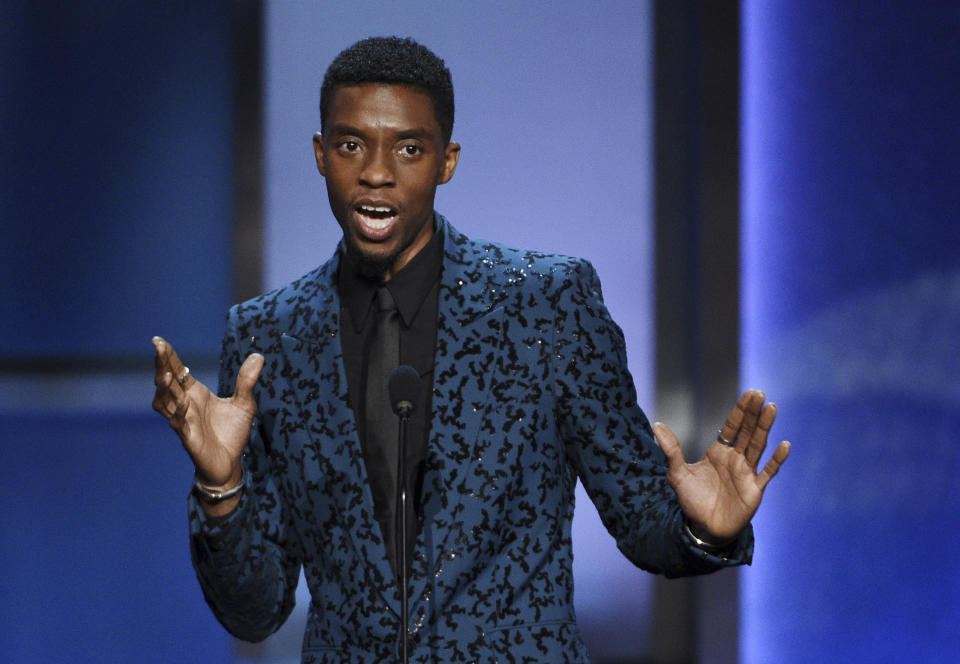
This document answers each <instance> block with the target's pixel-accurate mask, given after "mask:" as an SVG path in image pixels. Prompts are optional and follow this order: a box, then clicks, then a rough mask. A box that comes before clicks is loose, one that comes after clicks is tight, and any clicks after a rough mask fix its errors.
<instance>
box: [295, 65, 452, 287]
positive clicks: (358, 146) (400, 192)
mask: <svg viewBox="0 0 960 664" xmlns="http://www.w3.org/2000/svg"><path fill="white" fill-rule="evenodd" d="M313 145H314V152H315V153H316V157H317V168H318V169H319V170H320V174H321V175H323V177H324V178H326V181H327V197H328V198H329V199H330V209H331V210H332V211H333V215H334V216H335V217H336V218H337V222H339V224H340V227H341V228H342V229H343V237H344V239H345V240H346V243H347V249H348V250H349V251H351V252H352V253H353V254H355V255H356V256H357V257H358V258H360V259H361V264H362V265H363V266H364V269H365V271H366V272H367V273H368V274H369V275H370V276H379V277H381V278H383V280H384V281H386V280H389V279H390V278H391V277H392V276H393V275H394V274H396V273H397V272H398V271H399V270H400V269H401V268H403V266H404V265H406V264H407V263H408V262H409V261H410V259H411V258H413V257H414V256H416V255H417V253H418V252H419V251H420V250H421V249H423V247H425V246H426V244H427V242H429V241H430V238H431V237H432V235H433V198H434V194H435V193H436V190H437V185H440V184H444V183H445V182H447V181H449V180H450V178H451V177H453V172H454V170H456V167H457V159H458V157H459V155H460V146H459V145H457V144H456V143H449V144H445V143H444V141H443V135H442V133H441V131H440V125H439V124H438V123H437V119H436V115H435V113H434V108H433V101H432V100H431V99H430V96H429V95H427V93H426V92H423V91H422V90H419V89H417V88H413V87H408V86H402V85H384V84H379V83H364V84H362V85H351V86H345V87H341V88H337V89H336V90H335V91H334V93H333V98H332V99H331V101H330V106H329V108H328V111H327V120H326V127H325V128H324V132H323V135H322V136H321V135H320V134H316V135H315V136H314V137H313Z"/></svg>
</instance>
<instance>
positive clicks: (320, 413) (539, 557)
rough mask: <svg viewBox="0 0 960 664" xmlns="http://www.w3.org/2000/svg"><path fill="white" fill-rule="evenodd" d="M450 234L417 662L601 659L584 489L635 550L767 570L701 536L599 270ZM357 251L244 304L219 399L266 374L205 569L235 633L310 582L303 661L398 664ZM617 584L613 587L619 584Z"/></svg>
mask: <svg viewBox="0 0 960 664" xmlns="http://www.w3.org/2000/svg"><path fill="white" fill-rule="evenodd" d="M437 229H438V232H440V233H443V234H444V260H443V273H442V276H441V285H440V291H439V293H440V296H439V312H438V321H437V346H436V354H435V365H434V390H433V413H432V420H431V430H430V441H429V445H428V450H427V459H426V462H425V474H424V484H423V493H422V501H421V506H422V512H423V522H422V525H421V528H420V532H419V536H418V538H417V542H416V547H415V553H414V560H413V564H412V573H411V578H410V586H409V596H410V602H409V606H410V610H409V623H408V625H407V630H408V634H409V638H410V644H411V646H410V647H411V661H413V662H420V663H426V662H437V663H444V664H446V663H449V662H477V663H483V664H493V663H494V662H499V663H501V664H505V663H507V662H518V663H519V662H549V663H551V664H554V663H557V662H586V661H587V653H586V650H585V648H584V646H583V642H582V640H581V638H580V634H579V631H578V629H577V625H576V620H575V616H574V609H573V575H572V570H571V565H572V551H571V540H570V526H571V519H572V518H573V509H574V488H575V486H576V482H577V478H579V479H580V480H581V481H582V482H583V484H584V487H585V488H586V490H587V492H588V493H589V495H590V497H591V499H592V500H593V502H594V504H595V505H596V507H597V510H598V511H599V514H600V516H601V518H602V520H603V522H604V524H605V526H606V528H607V529H608V530H609V532H610V533H611V535H612V536H613V537H614V538H616V541H617V544H618V546H619V548H620V550H621V551H623V553H624V555H625V556H627V558H629V559H630V560H631V561H632V562H633V563H634V564H636V565H637V566H638V567H641V568H643V569H645V570H648V571H651V572H655V573H663V574H666V575H668V576H677V575H687V574H700V573H706V572H710V571H713V570H715V569H717V568H719V567H722V566H726V565H733V564H740V563H744V562H749V559H750V556H751V554H752V546H753V538H752V532H751V531H750V529H749V528H748V529H746V530H745V531H744V533H742V534H741V536H740V538H739V540H738V542H737V545H736V546H735V547H734V549H733V550H732V551H731V552H730V554H729V556H728V557H726V558H718V557H715V556H712V555H710V554H708V553H707V552H704V551H702V550H699V549H697V548H696V547H693V546H692V545H690V544H689V543H688V542H687V540H686V539H685V538H684V536H683V533H682V519H681V513H680V509H679V506H678V505H677V501H676V496H675V494H674V492H673V490H672V488H671V487H670V486H669V484H668V483H667V480H666V468H667V466H666V459H665V457H664V456H663V454H662V452H661V451H660V449H659V447H658V446H657V445H656V443H655V442H654V440H653V437H652V432H651V429H650V425H649V423H648V421H647V418H646V417H645V416H644V414H643V412H642V411H641V410H640V408H639V407H638V406H637V403H636V393H635V389H634V386H633V380H632V378H631V377H630V374H629V372H628V370H627V361H626V355H625V350H624V342H623V335H622V333H621V331H620V328H619V327H617V325H616V324H615V323H614V322H613V320H611V318H610V316H609V314H608V312H607V309H606V307H605V306H604V304H603V300H602V296H601V292H600V282H599V280H598V278H597V276H596V273H595V272H594V270H593V268H592V267H591V266H590V264H589V263H587V262H586V261H583V260H580V259H575V258H569V257H565V256H556V255H548V254H542V253H536V252H531V251H519V250H515V249H508V248H506V247H503V246H501V245H499V244H493V243H488V242H476V241H472V240H470V239H468V238H467V237H465V236H464V235H462V234H461V233H459V232H457V231H456V230H455V229H454V228H453V227H452V226H450V224H449V223H448V222H447V221H446V220H445V219H444V218H443V217H441V216H439V215H437ZM337 266H338V258H337V256H336V255H335V256H334V257H333V258H332V259H331V260H330V261H328V262H327V263H325V264H324V265H322V266H321V267H319V268H318V269H316V270H315V271H313V272H311V273H310V274H307V275H306V276H304V277H303V278H301V279H299V280H297V281H295V282H293V283H292V284H290V285H288V286H286V287H283V288H281V289H279V290H276V291H274V292H272V293H269V294H267V295H263V296H260V297H258V298H255V299H253V300H250V301H248V302H244V303H242V304H239V305H236V306H234V307H233V308H232V309H231V310H230V313H229V316H228V327H227V332H226V335H225V339H224V345H223V356H222V360H221V375H220V392H221V394H230V393H232V392H233V387H234V381H235V377H236V374H237V370H238V368H239V366H240V364H241V362H242V361H243V359H244V358H245V357H246V356H247V355H248V354H249V353H252V352H259V353H262V354H263V355H264V356H265V357H266V364H265V366H264V369H263V373H262V374H261V377H260V380H259V382H258V386H257V388H256V390H255V397H256V399H257V403H258V405H259V411H258V415H257V418H256V421H255V422H254V428H253V431H252V433H251V436H250V441H249V445H248V447H247V451H246V453H245V456H244V464H245V470H246V472H245V478H246V482H247V486H246V490H245V491H244V493H243V497H242V499H241V501H240V504H239V506H238V507H237V509H236V510H235V511H234V512H233V513H232V514H231V515H229V516H228V517H225V518H223V519H211V518H206V517H205V516H204V514H203V512H202V510H201V509H199V507H198V505H197V504H196V502H195V498H191V499H190V534H191V550H192V554H193V561H194V566H195V568H196V571H197V575H198V578H199V580H200V583H201V586H202V588H203V591H204V594H205V597H206V599H207V602H208V603H209V604H210V606H211V607H212V609H213V611H214V613H215V615H216V616H217V618H218V619H219V620H220V622H221V623H222V624H223V625H224V626H225V627H226V628H227V629H228V630H229V631H230V632H231V633H233V634H235V635H236V636H238V637H240V638H242V639H246V640H259V639H262V638H265V637H266V636H267V635H269V634H270V633H272V632H273V631H274V630H276V629H277V628H278V627H279V626H280V625H281V624H282V623H283V621H284V620H285V619H286V617H287V616H288V615H289V613H290V611H291V609H292V607H293V603H294V594H295V593H294V590H295V588H296V585H297V581H298V577H299V573H300V569H301V566H302V568H303V570H304V574H305V577H306V580H307V583H308V585H309V588H310V595H311V601H310V606H309V609H308V620H307V628H306V633H305V635H304V642H303V651H302V659H303V662H308V663H321V662H324V663H330V664H333V663H336V664H344V663H353V662H356V663H361V662H363V663H371V664H372V663H374V662H376V663H378V664H379V663H382V662H387V661H396V658H397V653H398V639H397V633H398V628H399V620H400V617H399V616H400V596H399V592H398V591H397V588H396V584H395V581H394V575H393V572H392V570H391V567H390V564H389V562H388V560H387V556H386V551H385V549H384V544H383V538H382V537H381V533H380V527H379V525H378V523H377V520H376V519H375V518H374V511H373V498H372V496H371V492H370V487H369V485H368V481H367V476H366V470H365V467H364V463H363V456H362V453H361V447H360V442H359V440H358V438H357V427H356V423H355V422H354V416H353V411H352V410H351V408H350V402H349V396H348V392H347V380H346V373H345V370H344V365H343V360H342V353H341V346H340V338H339V330H340V320H339V314H340V305H339V299H338V295H337V286H336V275H337ZM610 591H611V593H613V592H616V589H615V588H611V589H610Z"/></svg>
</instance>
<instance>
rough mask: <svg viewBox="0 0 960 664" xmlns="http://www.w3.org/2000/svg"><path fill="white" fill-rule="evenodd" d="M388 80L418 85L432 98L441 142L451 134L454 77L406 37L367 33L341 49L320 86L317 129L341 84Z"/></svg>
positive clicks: (322, 122)
mask: <svg viewBox="0 0 960 664" xmlns="http://www.w3.org/2000/svg"><path fill="white" fill-rule="evenodd" d="M360 83H387V84H393V85H410V86H413V87H416V88H420V89H421V90H423V91H424V92H426V93H427V94H428V95H430V98H431V99H432V100H433V108H434V114H435V115H436V117H437V123H438V124H439V125H440V131H441V133H442V134H443V140H444V143H449V142H450V137H451V136H452V135H453V80H452V78H451V77H450V70H449V69H447V66H446V65H445V64H444V63H443V60H441V59H440V58H438V57H437V56H436V55H435V54H434V53H433V51H431V50H430V49H428V48H427V47H426V46H423V45H422V44H419V43H417V42H415V41H414V40H412V39H409V38H400V37H369V38H367V39H362V40H360V41H358V42H357V43H356V44H354V45H353V46H351V47H349V48H347V49H344V50H343V51H341V52H340V55H338V56H337V57H336V58H334V60H333V62H331V63H330V67H328V68H327V73H326V75H325V76H324V77H323V85H322V86H321V87H320V130H321V131H323V127H324V125H325V124H326V122H327V111H328V110H329V109H330V100H331V99H332V98H333V92H334V91H335V90H336V89H337V88H338V87H341V86H344V85H358V84H360Z"/></svg>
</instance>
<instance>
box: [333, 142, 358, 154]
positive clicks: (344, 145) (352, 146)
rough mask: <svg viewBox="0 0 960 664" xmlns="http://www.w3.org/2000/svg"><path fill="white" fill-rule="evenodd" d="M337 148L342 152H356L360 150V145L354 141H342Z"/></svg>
mask: <svg viewBox="0 0 960 664" xmlns="http://www.w3.org/2000/svg"><path fill="white" fill-rule="evenodd" d="M338 147H339V148H340V149H341V150H343V151H344V152H356V151H357V150H359V149H360V144H359V143H357V142H356V141H342V142H341V143H340V144H339V146H338Z"/></svg>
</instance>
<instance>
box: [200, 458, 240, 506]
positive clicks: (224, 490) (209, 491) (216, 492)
mask: <svg viewBox="0 0 960 664" xmlns="http://www.w3.org/2000/svg"><path fill="white" fill-rule="evenodd" d="M243 486H244V477H243V467H239V468H238V469H237V470H235V471H234V472H233V473H231V474H230V478H229V479H228V480H227V481H226V482H225V483H223V484H220V485H211V484H209V483H208V482H206V481H204V479H203V478H202V476H201V475H200V473H199V472H194V475H193V492H194V494H196V496H197V499H198V500H199V501H200V502H201V503H202V504H203V505H204V506H205V507H206V506H213V505H219V504H221V503H224V502H225V501H228V500H231V499H235V500H234V504H236V502H235V501H236V500H239V494H240V492H241V491H243Z"/></svg>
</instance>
